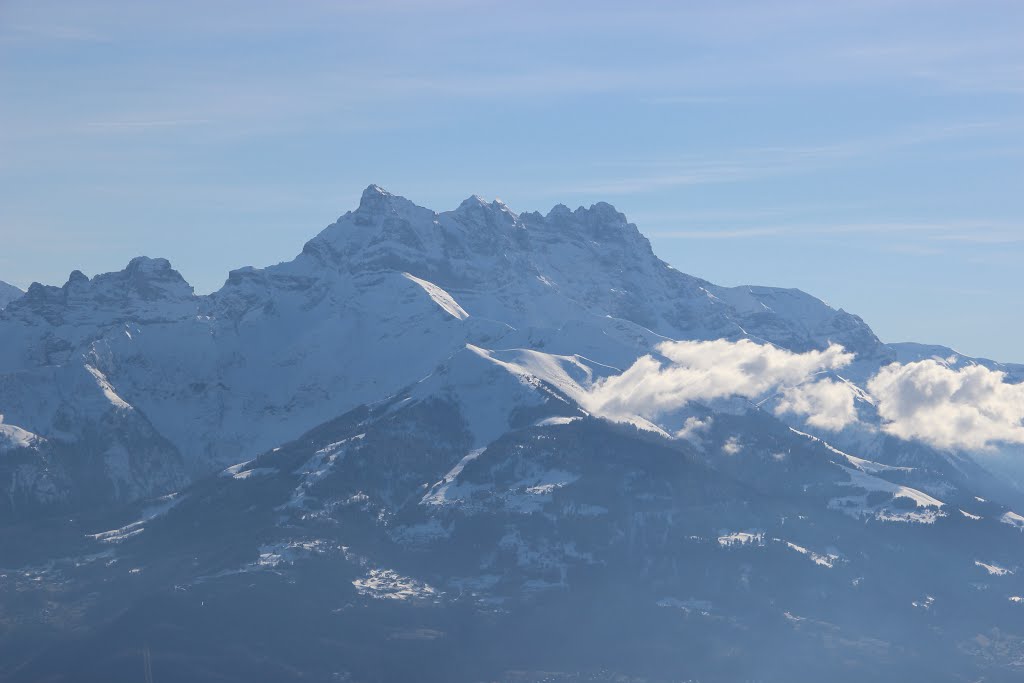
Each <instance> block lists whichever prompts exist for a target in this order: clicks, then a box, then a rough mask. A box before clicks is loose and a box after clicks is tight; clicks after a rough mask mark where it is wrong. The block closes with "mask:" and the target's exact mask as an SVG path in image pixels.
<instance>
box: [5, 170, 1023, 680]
mask: <svg viewBox="0 0 1024 683" xmlns="http://www.w3.org/2000/svg"><path fill="white" fill-rule="evenodd" d="M0 340H3V344H2V345H0V414H2V415H3V419H2V420H0V486H2V488H3V490H4V491H6V492H7V494H8V495H7V496H6V498H5V499H4V500H3V502H2V503H0V506H3V507H2V508H0V509H2V513H0V514H2V515H3V517H2V519H4V520H6V521H4V522H3V523H0V533H2V534H3V539H4V548H5V552H4V558H3V559H2V560H0V563H2V569H0V604H3V605H4V609H3V610H2V612H0V634H3V637H2V638H0V678H3V679H4V680H13V681H22V680H23V681H35V680H82V679H83V678H85V679H89V680H134V679H136V678H137V677H138V675H139V670H140V667H149V668H148V669H145V668H144V669H143V671H144V672H145V675H146V676H151V677H152V678H153V679H154V680H237V681H252V680H275V681H279V680H300V679H301V680H338V681H375V680H379V681H385V680H411V679H415V680H427V681H435V680H436V681H477V680H503V681H533V680H550V681H577V680H584V679H585V680H608V681H612V680H616V681H620V680H631V681H669V680H701V681H732V680H787V681H817V680H821V679H822V678H825V677H828V678H831V679H835V680H840V681H854V680H856V681H860V680H896V679H898V678H909V679H911V680H919V679H922V678H931V679H935V680H951V681H952V680H964V681H968V680H979V679H984V680H1014V679H1016V678H1017V677H1019V676H1020V675H1021V662H1022V661H1024V629H1022V628H1021V623H1022V622H1021V612H1020V610H1021V609H1024V606H1022V597H1021V596H1022V595H1024V586H1022V585H1021V583H1020V579H1019V578H1018V568H1019V567H1020V566H1022V565H1024V546H1021V543H1020V541H1021V536H1020V534H1021V533H1022V530H1024V517H1022V516H1021V515H1019V514H1018V513H1017V512H1016V511H1015V510H1022V509H1024V503H1022V501H1024V499H1022V497H1021V494H1020V491H1019V489H1017V488H1016V487H1015V486H1014V485H1013V483H1012V482H1010V481H1007V480H1006V478H1005V477H1003V476H998V475H996V474H993V473H992V471H991V469H990V468H988V467H987V465H986V460H985V459H984V458H982V457H977V456H976V455H975V454H974V453H973V452H972V451H971V449H970V448H969V447H968V445H969V441H968V440H967V436H969V435H972V434H974V432H979V430H980V429H981V427H977V426H976V425H975V426H972V425H971V424H969V423H968V422H966V421H965V422H959V423H957V424H958V425H960V427H959V429H958V430H954V433H953V434H952V435H951V434H950V433H947V432H944V431H942V430H941V429H940V430H938V431H937V432H936V433H935V434H934V435H929V434H928V433H925V432H923V431H922V430H923V429H924V427H926V426H928V425H929V424H931V423H925V422H924V417H922V415H924V416H925V417H928V415H930V414H924V413H921V412H920V411H917V412H914V411H912V410H910V408H914V409H915V410H916V409H917V408H919V406H918V403H921V401H918V403H915V404H913V405H911V404H910V403H908V402H907V400H906V399H907V397H908V396H909V397H910V398H911V399H915V400H917V397H918V394H919V393H920V392H918V393H914V392H911V391H909V390H908V387H911V388H912V387H918V388H921V387H924V385H922V384H921V382H922V381H923V380H922V379H921V377H920V376H918V375H912V376H911V377H910V380H908V383H904V384H900V382H902V381H903V375H901V374H899V373H903V372H908V373H923V372H931V373H933V374H934V373H939V374H938V375H937V376H938V377H939V380H941V381H940V382H939V384H941V382H943V381H945V382H947V383H948V376H952V377H956V378H959V377H961V376H962V375H961V374H959V373H964V372H966V373H973V374H972V375H970V376H971V377H974V376H975V375H978V377H979V378H980V379H979V380H978V381H979V383H980V384H979V385H978V386H986V387H987V386H990V385H991V384H992V382H996V383H997V384H998V387H1002V389H1000V390H1006V391H1015V389H1013V387H1015V386H1017V385H1016V384H1013V383H1014V382H1020V380H1021V379H1022V378H1024V373H1022V372H1021V370H1022V368H1021V367H1020V366H1009V365H1001V364H998V363H995V362H992V361H984V360H979V359H970V358H966V357H963V356H961V355H960V354H957V353H955V352H954V351H952V350H949V349H944V348H942V347H934V346H926V345H911V344H902V345H887V344H884V343H882V342H881V341H880V340H879V339H878V338H877V337H876V336H875V335H874V334H873V333H872V331H871V329H870V328H869V327H868V326H867V325H866V324H865V323H864V321H863V320H861V319H860V318H859V317H857V316H855V315H852V314H849V313H847V312H845V311H842V310H835V309H832V308H830V307H829V306H827V305H825V304H824V303H822V302H821V301H819V300H817V299H815V298H814V297H812V296H810V295H808V294H805V293H803V292H800V291H798V290H785V289H775V288H769V287H737V288H723V287H718V286H715V285H713V284H711V283H708V282H706V281H704V280H701V279H699V278H696V277H692V276H690V275H686V274H683V273H681V272H679V271H677V270H675V269H674V268H672V267H671V266H669V265H667V264H666V263H664V262H663V261H661V260H659V259H658V258H657V257H656V256H655V255H654V253H653V252H652V250H651V247H650V244H649V243H648V241H647V240H646V239H645V238H644V237H643V235H642V234H641V233H640V232H639V231H638V230H637V228H636V226H634V225H632V224H630V223H629V222H628V221H627V220H626V218H625V217H624V216H623V215H622V214H620V213H618V212H617V211H616V210H615V209H614V208H613V207H611V206H610V205H608V204H603V203H601V204H595V205H594V206H591V207H590V208H589V209H586V208H582V207H581V208H579V209H576V210H569V209H568V208H566V207H564V206H561V205H560V206H556V207H555V208H554V209H552V210H551V211H550V212H548V213H547V214H546V215H541V214H539V213H524V214H516V213H515V212H513V211H512V210H511V209H510V208H508V207H507V206H505V205H504V204H502V203H501V202H498V201H494V202H489V203H488V202H486V201H484V200H482V199H480V198H478V197H471V198H469V199H467V200H466V201H465V202H463V203H462V204H461V205H460V206H459V207H458V208H457V209H455V210H454V211H447V212H442V213H437V212H434V211H431V210H429V209H425V208H423V207H419V206H416V205H415V204H413V203H412V202H409V201H408V200H406V199H403V198H401V197H397V196H395V195H392V194H390V193H388V192H386V191H384V190H383V189H381V188H379V187H377V186H372V185H371V186H370V187H368V188H367V189H366V191H364V193H363V195H362V198H361V201H360V204H359V207H358V208H357V209H356V210H355V211H352V212H349V213H346V214H345V215H344V216H342V217H341V218H339V219H338V221H337V222H335V223H334V224H332V225H330V226H328V227H327V228H325V229H324V230H323V231H322V232H321V233H320V234H319V235H317V236H316V237H314V238H313V239H311V240H310V241H309V242H308V243H307V244H306V245H305V247H304V248H303V250H302V252H301V253H300V254H299V255H298V256H297V257H296V258H294V259H293V260H291V261H288V262H285V263H281V264H278V265H275V266H270V267H268V268H263V269H256V268H243V269H240V270H237V271H233V272H231V273H230V275H229V276H228V279H227V281H226V282H225V284H224V286H223V287H222V288H221V289H220V290H218V291H217V292H214V293H213V294H210V295H205V296H200V295H196V294H195V293H194V292H193V290H192V288H191V287H190V286H189V285H188V284H187V283H186V282H185V281H184V279H183V278H182V277H181V275H180V274H179V273H177V271H175V270H174V269H173V268H172V267H171V265H170V264H169V263H168V262H167V261H165V260H163V259H148V258H138V259H134V260H132V262H131V263H129V264H128V266H127V267H126V268H125V270H123V271H121V272H118V273H109V274H104V275H98V276H96V277H93V278H91V279H90V278H86V277H85V276H84V275H82V274H81V273H79V272H77V271H76V272H75V273H72V274H71V276H70V277H69V279H68V282H67V283H66V284H65V285H63V286H62V287H47V286H43V285H39V284H34V285H32V287H30V288H29V291H28V292H27V293H26V295H25V296H24V297H21V298H20V299H18V300H16V301H14V302H12V303H11V304H10V305H9V306H7V307H6V309H5V310H3V311H2V312H0ZM941 373H951V374H949V375H948V376H947V375H945V374H941ZM979 373H987V374H984V375H981V374H979ZM914 382H916V384H914ZM985 382H988V384H985ZM893 386H895V387H896V390H891V388H892V387H893ZM972 386H973V385H972ZM1006 387H1010V388H1009V389H1006ZM925 388H927V387H925ZM978 391H980V389H975V392H974V395H977V392H978ZM929 395H931V396H933V398H934V395H935V392H934V391H933V392H931V394H929ZM894 397H895V398H894ZM897 399H898V400H900V401H903V402H902V403H894V401H897ZM925 403H927V402H925ZM933 403H934V401H933ZM893 405H896V407H897V408H899V409H900V410H895V409H893V407H892V406H893ZM928 405H931V404H928ZM928 405H926V406H925V407H928ZM955 405H959V404H955ZM955 405H954V407H955ZM908 406H909V407H908ZM901 411H902V412H901ZM946 422H947V423H948V422H949V419H948V418H947V419H946ZM940 426H941V425H940ZM981 426H982V427H985V428H989V427H990V426H991V425H989V423H987V422H984V423H982V425H981ZM972 430H973V431H972ZM990 431H991V430H990ZM979 433H981V432H979ZM987 433H988V432H984V433H982V436H981V437H972V438H979V439H983V437H984V435H985V434H987ZM985 443H987V442H985Z"/></svg>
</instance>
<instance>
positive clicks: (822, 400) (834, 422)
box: [775, 380, 857, 431]
mask: <svg viewBox="0 0 1024 683" xmlns="http://www.w3.org/2000/svg"><path fill="white" fill-rule="evenodd" d="M854 396H855V393H854V390H853V388H852V387H851V386H850V385H848V384H846V383H844V382H835V381H832V380H823V381H821V382H813V383H808V384H801V385H800V386H796V387H787V388H786V389H783V391H782V399H781V400H780V401H779V403H778V405H776V406H775V414H776V415H782V414H784V413H795V414H797V415H806V416H807V424H808V425H809V426H811V427H818V428H821V429H829V430H832V431H838V430H840V429H842V428H843V427H846V426H847V425H849V424H852V423H853V422H855V421H856V420H857V409H856V408H855V407H854V404H853V399H854Z"/></svg>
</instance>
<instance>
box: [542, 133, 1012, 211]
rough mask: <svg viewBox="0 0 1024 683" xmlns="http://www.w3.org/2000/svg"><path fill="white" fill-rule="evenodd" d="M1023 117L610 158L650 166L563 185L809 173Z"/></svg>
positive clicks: (589, 189) (620, 188)
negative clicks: (707, 152)
mask: <svg viewBox="0 0 1024 683" xmlns="http://www.w3.org/2000/svg"><path fill="white" fill-rule="evenodd" d="M1020 125H1021V122H1020V121H1019V120H1016V119H1013V120H1004V121H971V122H958V123H952V124H940V125H924V126H918V127H914V128H909V129H904V130H899V131H895V132H892V133H889V134H885V135H878V136H873V137H863V138H856V139H851V140H841V141H836V142H832V143H827V144H822V145H792V146H775V147H771V146H765V147H754V148H749V149H741V150H735V151H733V152H732V153H731V154H730V153H725V154H723V155H722V156H718V157H706V158H701V157H684V158H680V159H656V160H649V161H636V160H629V161H622V162H607V165H609V166H613V165H619V166H622V167H624V168H635V167H643V168H647V169H648V170H649V171H650V172H649V173H646V174H643V175H628V176H620V177H616V178H609V179H605V180H597V181H594V182H591V183H587V184H581V185H576V186H567V187H562V188H560V190H559V191H560V192H562V193H566V194H600V195H615V194H636V193H640V192H655V191H658V190H664V189H667V188H673V187H682V186H687V185H701V184H711V183H727V182H741V181H749V180H754V179H759V178H764V177H767V176H774V175H784V174H792V173H806V172H810V171H814V170H818V169H822V168H826V167H830V166H836V165H841V164H843V163H844V162H850V161H852V160H858V159H863V158H866V157H872V156H879V155H884V154H886V153H890V152H894V151H896V150H899V149H902V148H906V147H912V146H918V145H928V144H932V143H939V142H943V141H946V140H950V139H953V138H960V137H966V136H972V135H982V134H985V133H991V132H995V131H1000V130H1007V129H1014V128H1019V127H1020Z"/></svg>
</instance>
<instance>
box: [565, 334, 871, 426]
mask: <svg viewBox="0 0 1024 683" xmlns="http://www.w3.org/2000/svg"><path fill="white" fill-rule="evenodd" d="M657 351H658V353H659V354H660V355H661V356H662V357H663V358H664V359H665V362H663V361H661V360H658V359H656V358H655V357H653V356H649V355H648V356H643V357H641V358H639V359H637V361H636V362H635V363H634V364H633V365H632V366H631V367H629V368H628V369H627V370H626V371H625V372H623V373H622V374H620V375H616V376H614V377H608V378H606V379H603V380H600V381H598V382H597V383H596V384H595V385H594V386H593V387H592V388H591V390H590V392H588V394H587V396H586V397H585V399H584V400H585V402H586V407H587V409H588V410H590V411H591V412H593V413H595V414H598V415H603V416H606V417H611V418H613V419H628V418H629V417H631V416H640V417H643V418H645V419H652V418H656V417H658V416H659V415H664V414H665V413H669V412H672V411H674V410H677V409H679V408H681V407H683V406H685V405H686V404H687V403H690V402H691V401H710V400H714V399H719V398H727V397H731V396H741V397H744V398H750V399H752V398H756V397H759V396H763V395H765V394H768V393H770V392H775V391H778V390H780V389H783V390H785V389H789V388H792V387H796V386H798V385H801V384H803V383H805V382H808V381H809V380H811V379H812V377H813V376H814V375H815V374H816V373H819V372H822V371H825V370H836V369H838V368H841V367H844V366H845V365H848V364H849V363H850V362H851V361H852V360H853V354H851V353H847V352H846V351H845V350H844V349H843V347H842V346H839V345H838V344H833V345H831V346H829V347H828V348H827V349H825V350H824V351H808V352H806V353H793V352H792V351H787V350H785V349H780V348H777V347H774V346H770V345H766V344H765V345H762V344H756V343H754V342H752V341H749V340H746V339H743V340H740V341H737V342H732V341H727V340H724V339H720V340H716V341H703V342H696V341H683V342H664V343H662V344H659V345H658V347H657ZM825 393H830V394H834V393H836V392H835V390H831V392H829V390H826V391H825V392H820V395H819V394H814V395H813V396H812V394H810V393H809V394H807V396H806V397H804V398H801V399H800V400H801V402H800V403H799V405H798V404H797V401H796V398H797V397H796V396H795V397H794V399H792V400H790V403H791V404H792V405H793V407H792V408H791V410H792V411H793V412H799V411H798V410H797V408H798V407H799V406H802V405H805V404H806V405H813V406H826V405H827V407H828V408H829V411H830V417H829V418H828V420H826V421H830V420H831V421H834V419H835V415H836V414H837V409H836V408H835V404H836V403H837V402H836V401H835V399H834V398H833V397H832V396H831V395H829V396H825ZM801 396H803V395H801Z"/></svg>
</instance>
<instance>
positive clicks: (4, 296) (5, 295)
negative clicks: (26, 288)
mask: <svg viewBox="0 0 1024 683" xmlns="http://www.w3.org/2000/svg"><path fill="white" fill-rule="evenodd" d="M24 293H25V292H23V291H21V290H20V289H18V288H17V287H15V286H14V285H9V284H7V283H6V282H4V281H2V280H0V310H3V309H4V307H5V306H7V304H9V303H11V302H12V301H14V300H15V299H17V298H18V297H20V296H21V295H22V294H24Z"/></svg>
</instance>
